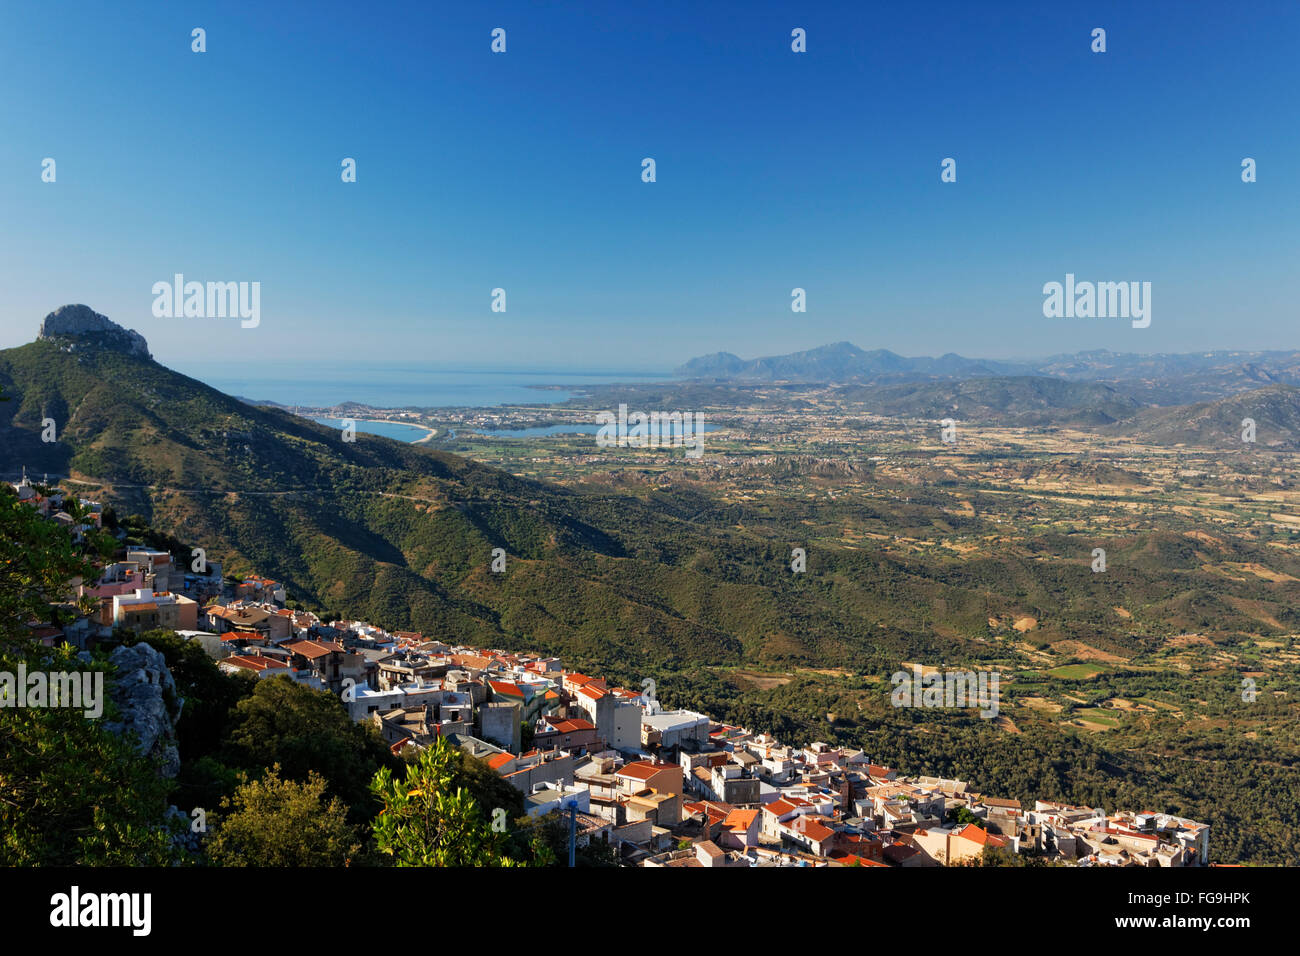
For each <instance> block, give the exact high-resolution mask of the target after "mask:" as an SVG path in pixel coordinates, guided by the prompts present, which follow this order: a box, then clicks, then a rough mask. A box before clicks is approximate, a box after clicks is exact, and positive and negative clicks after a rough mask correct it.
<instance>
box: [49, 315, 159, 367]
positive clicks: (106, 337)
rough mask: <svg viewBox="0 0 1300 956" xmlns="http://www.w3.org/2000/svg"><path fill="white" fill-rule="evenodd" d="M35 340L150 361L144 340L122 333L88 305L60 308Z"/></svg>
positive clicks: (122, 330)
mask: <svg viewBox="0 0 1300 956" xmlns="http://www.w3.org/2000/svg"><path fill="white" fill-rule="evenodd" d="M37 338H38V339H69V338H71V339H78V340H81V341H85V342H88V343H91V344H96V345H104V346H108V347H110V348H118V349H122V350H123V351H125V352H128V353H130V354H131V355H138V356H140V357H141V358H152V357H153V356H151V355H150V354H149V343H148V342H146V341H145V340H144V336H143V335H141V334H140V333H139V332H133V331H132V330H131V329H124V328H122V326H120V325H118V324H117V323H116V322H113V321H111V320H110V319H109V318H108V317H107V316H104V315H100V314H99V313H98V312H96V311H95V310H94V309H92V308H91V307H90V306H88V305H61V306H59V307H58V308H57V309H55V310H54V311H53V312H51V313H50V314H49V315H47V316H46V317H45V320H44V321H43V322H41V331H40V334H39V335H38V336H37Z"/></svg>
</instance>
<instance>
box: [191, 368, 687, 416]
mask: <svg viewBox="0 0 1300 956" xmlns="http://www.w3.org/2000/svg"><path fill="white" fill-rule="evenodd" d="M178 371H181V372H183V373H184V374H186V375H189V376H191V377H193V378H197V379H198V380H199V381H201V382H204V383H206V384H208V385H211V386H212V387H213V388H215V389H218V390H220V391H223V392H225V393H226V394H227V395H237V396H239V397H240V398H246V399H249V400H251V401H256V402H277V403H279V404H281V405H289V406H294V405H306V406H309V407H312V408H328V407H331V406H334V405H339V404H342V403H343V402H360V403H362V404H364V405H370V406H372V407H374V408H405V407H408V406H412V407H416V408H453V407H470V408H492V407H495V406H498V405H525V404H527V405H534V404H536V405H550V404H555V403H558V402H563V401H567V400H568V399H569V398H571V397H572V396H573V391H571V390H565V388H564V386H581V385H605V384H609V383H633V382H662V381H668V380H671V379H672V377H673V376H672V375H671V374H669V373H667V372H664V371H654V370H650V371H646V370H628V369H565V368H555V369H526V370H525V369H508V368H506V369H466V368H463V367H450V366H442V365H433V364H418V365H417V364H397V363H395V364H381V363H375V364H363V363H338V364H311V365H296V364H281V363H275V364H271V363H264V362H257V361H250V362H247V363H243V364H240V365H225V366H219V367H209V368H204V369H196V370H190V369H186V368H179V369H178ZM544 385H545V386H560V387H559V388H558V389H551V388H546V389H543V388H539V387H538V386H544Z"/></svg>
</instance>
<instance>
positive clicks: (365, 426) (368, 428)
mask: <svg viewBox="0 0 1300 956" xmlns="http://www.w3.org/2000/svg"><path fill="white" fill-rule="evenodd" d="M353 420H354V421H355V422H356V423H357V431H359V432H365V433H366V434H367V435H382V436H383V437H384V438H395V439H397V440H398V441H404V442H417V441H419V440H420V439H421V438H424V437H425V436H426V435H428V434H429V432H430V431H431V430H432V429H428V428H422V427H421V426H419V425H403V424H402V423H401V422H377V421H374V422H368V421H365V420H363V419H360V418H357V419H353ZM312 421H314V422H316V423H317V424H318V425H328V426H329V427H330V428H337V429H339V430H340V431H341V430H342V429H343V419H342V418H313V419H312Z"/></svg>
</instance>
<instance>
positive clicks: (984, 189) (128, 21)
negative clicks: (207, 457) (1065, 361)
mask: <svg viewBox="0 0 1300 956" xmlns="http://www.w3.org/2000/svg"><path fill="white" fill-rule="evenodd" d="M583 7H587V8H588V9H586V10H584V9H582V8H583ZM990 8H992V9H990ZM195 27H202V28H204V29H205V30H206V42H207V52H205V53H194V52H192V51H191V42H192V41H191V30H192V29H193V28H195ZM495 27H502V28H504V29H505V30H506V31H507V32H506V38H507V40H506V42H507V47H506V52H505V53H504V54H494V53H492V52H491V50H490V44H491V35H490V34H491V31H492V30H493V28H495ZM796 27H801V28H803V29H804V30H806V31H807V52H806V53H794V52H792V51H791V36H790V34H791V30H792V29H794V28H796ZM1094 27H1102V28H1104V29H1105V30H1106V31H1107V37H1106V40H1107V52H1105V53H1104V54H1097V53H1093V52H1092V51H1091V48H1090V47H1091V43H1092V39H1091V31H1092V30H1093V28H1094ZM1298 50H1300V3H1296V2H1293V0H1286V2H1259V3H1251V4H1246V5H1239V4H1230V3H1226V2H1224V3H1206V2H1201V0H1183V2H1159V3H1140V4H1135V3H1131V2H1128V0H1124V2H1116V3H1065V2H1062V3H1055V2H1053V3H1042V2H1024V3H1005V4H1004V3H998V4H984V3H979V4H976V3H961V2H954V3H925V4H886V5H875V4H859V3H852V4H849V3H845V4H830V3H817V4H797V3H768V2H745V3H740V2H735V3H717V4H698V3H693V2H677V0H664V2H657V3H653V4H623V3H619V4H614V3H610V4H594V3H593V4H558V3H557V4H538V3H535V2H506V3H496V4H492V5H482V4H461V5H458V6H455V5H450V4H442V3H438V4H434V3H410V4H403V3H394V4H382V5H371V6H368V5H365V4H351V3H349V4H335V3H328V2H321V3H280V2H270V3H265V4H241V5H233V4H224V3H223V4H216V3H175V2H144V3H128V4H125V5H121V6H117V5H103V4H97V3H90V2H68V3H59V4H57V5H55V6H53V7H51V6H48V5H47V6H41V5H36V4H22V5H20V4H16V3H13V4H7V5H5V6H4V7H3V8H0V86H2V88H3V90H4V91H5V92H4V95H3V96H0V286H2V287H3V290H4V296H3V301H2V302H0V347H10V346H14V345H19V344H22V343H24V342H27V341H30V340H31V339H32V338H33V337H34V336H35V333H36V330H37V326H38V325H39V322H40V320H41V318H42V317H43V316H44V315H45V314H46V313H47V312H49V311H50V310H52V309H53V308H55V307H56V306H58V305H61V304H64V303H73V302H76V303H85V304H87V305H90V306H91V307H92V308H94V309H96V310H97V311H99V312H102V313H104V314H106V315H108V316H109V317H110V318H111V319H113V320H114V321H117V322H119V323H121V324H123V325H126V326H128V327H131V328H134V329H136V330H138V331H140V332H141V333H143V334H144V336H145V337H146V338H147V339H148V340H149V343H150V347H151V349H152V350H153V353H154V355H155V357H156V358H158V359H159V360H160V361H163V362H164V363H170V364H175V365H178V366H183V367H186V368H187V369H192V368H195V367H196V366H198V365H201V364H202V363H204V362H208V361H211V362H218V363H229V362H236V361H241V360H251V359H256V360H258V361H259V362H264V361H286V362H289V361H292V362H301V361H329V362H340V361H350V360H354V359H355V360H358V361H376V360H385V359H395V360H401V361H404V362H412V361H429V362H439V363H446V364H457V363H463V364H465V365H470V366H479V367H482V366H490V365H501V366H513V367H565V368H577V367H590V368H602V369H611V368H617V369H652V368H667V367H672V366H674V365H676V364H678V363H680V362H681V361H684V360H685V359H687V358H690V357H693V356H696V355H700V354H704V353H708V352H714V351H719V350H725V351H731V352H735V353H737V354H739V355H741V356H743V357H745V358H751V357H754V356H757V355H770V354H777V353H783V352H788V351H795V350H800V349H806V348H811V347H814V346H817V345H821V344H824V343H826V342H832V341H838V340H849V341H852V342H854V343H855V344H857V345H859V346H861V347H863V348H867V349H871V348H889V349H893V350H894V351H896V352H900V353H902V354H906V355H938V354H942V353H945V352H958V353H961V354H964V355H972V356H988V357H1025V356H1039V355H1047V354H1051V353H1056V352H1069V351H1077V350H1080V349H1091V348H1110V349H1115V350H1117V351H1137V352H1147V351H1164V352H1181V351H1199V350H1203V349H1211V348H1225V349H1267V348H1279V349H1280V348H1297V347H1300V334H1298V333H1297V325H1296V319H1297V312H1298V310H1297V304H1296V303H1297V297H1296V293H1295V289H1294V287H1293V284H1294V283H1295V281H1296V277H1297V275H1298V274H1300V269H1298V268H1297V265H1298V263H1300V216H1297V213H1298V212H1300V185H1298V183H1300V124H1298V123H1297V117H1300V109H1298V108H1297V107H1300V58H1298V57H1297V51H1298ZM46 157H51V158H53V159H54V160H55V161H56V163H57V167H56V169H57V180H56V182H54V183H47V182H42V179H41V173H42V161H43V159H45V158H46ZM345 157H352V158H354V159H355V160H356V162H357V182H355V183H344V182H342V181H341V178H340V171H341V170H340V164H341V161H342V160H343V159H344V158H345ZM644 157H653V158H654V159H655V162H656V167H657V168H656V175H657V181H656V182H654V183H644V182H642V178H641V173H642V165H641V164H642V159H643V158H644ZM945 157H953V158H954V159H956V161H957V181H956V182H955V183H943V182H941V181H940V163H941V161H942V160H943V159H944V158H945ZM1244 157H1252V158H1253V159H1255V160H1256V162H1257V164H1258V181H1257V182H1255V183H1250V184H1247V183H1243V182H1242V180H1241V162H1242V159H1243V158H1244ZM175 273H183V274H184V276H185V277H186V279H187V280H197V281H204V282H206V281H237V282H238V281H246V282H254V281H255V282H260V283H261V317H260V325H258V327H257V328H250V329H245V328H241V327H240V324H239V322H238V321H237V320H231V319H217V318H189V319H185V318H156V317H155V316H154V315H153V314H152V311H151V306H152V304H153V301H154V295H153V293H152V291H151V290H152V287H153V285H154V283H156V282H160V281H163V282H170V281H171V279H172V276H173V275H174V274H175ZM1066 273H1074V274H1075V275H1076V276H1077V278H1078V279H1079V280H1093V281H1139V282H1142V281H1146V282H1150V283H1151V288H1152V293H1151V300H1152V301H1151V319H1152V321H1151V325H1150V327H1149V328H1145V329H1134V328H1132V327H1131V325H1130V323H1129V321H1127V320H1125V319H1117V318H1111V319H1060V318H1056V319H1048V318H1044V316H1043V298H1044V297H1043V293H1042V288H1043V285H1044V283H1046V282H1051V281H1058V282H1060V281H1063V280H1064V277H1065V275H1066ZM497 287H501V288H504V289H505V290H506V297H507V311H506V312H505V313H494V312H493V311H491V308H490V305H491V298H490V295H491V290H492V289H494V288H497ZM795 287H801V288H803V289H805V290H806V292H807V312H806V313H803V314H796V313H793V312H791V309H790V301H791V298H790V296H791V289H793V288H795Z"/></svg>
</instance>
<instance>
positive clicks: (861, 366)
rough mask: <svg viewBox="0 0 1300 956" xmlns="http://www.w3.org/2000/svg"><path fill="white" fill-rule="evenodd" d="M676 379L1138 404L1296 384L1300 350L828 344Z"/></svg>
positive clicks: (712, 366)
mask: <svg viewBox="0 0 1300 956" xmlns="http://www.w3.org/2000/svg"><path fill="white" fill-rule="evenodd" d="M675 374H676V375H677V376H678V377H679V378H684V379H689V380H692V381H700V382H707V381H713V382H730V383H744V382H749V383H766V382H798V383H818V384H850V383H853V384H876V385H885V384H897V383H901V382H924V381H941V380H956V379H971V378H981V377H998V376H1043V377H1047V378H1057V379H1067V380H1076V381H1089V382H1106V383H1123V386H1124V387H1123V389H1122V390H1123V391H1124V392H1125V394H1126V395H1128V396H1129V397H1131V398H1132V399H1134V400H1135V401H1139V402H1142V403H1144V404H1158V405H1172V404H1184V403H1188V402H1196V401H1204V400H1207V399H1214V398H1220V397H1223V396H1226V395H1231V394H1234V393H1236V392H1241V391H1246V390H1248V389H1255V388H1262V387H1265V386H1269V385H1297V386H1300V351H1272V352H1244V351H1235V350H1221V351H1211V352H1191V353H1187V354H1166V353H1157V354H1152V355H1142V354H1135V353H1124V352H1111V351H1109V350H1106V349H1098V350H1094V351H1088V352H1077V353H1074V354H1068V355H1053V356H1049V357H1047V358H1044V359H1035V360H1028V361H1002V360H994V359H971V358H964V357H962V356H960V355H955V354H953V353H948V354H947V355H943V356H940V357H939V358H928V357H917V358H907V357H905V356H902V355H898V354H896V353H894V352H891V351H889V350H888V349H873V350H871V351H867V350H865V349H861V348H858V347H857V346H856V345H854V344H852V343H851V342H835V343H833V344H831V345H823V346H821V347H819V348H815V349H809V350H807V351H804V352H793V353H791V354H789V355H775V356H768V357H765V358H756V359H749V360H745V359H742V358H740V357H739V356H736V355H733V354H732V353H730V352H716V353H714V354H712V355H704V356H700V357H699V358H693V359H691V360H690V361H688V362H686V363H685V364H683V365H681V366H680V367H678V368H677V369H676V371H675Z"/></svg>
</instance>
